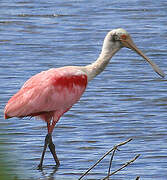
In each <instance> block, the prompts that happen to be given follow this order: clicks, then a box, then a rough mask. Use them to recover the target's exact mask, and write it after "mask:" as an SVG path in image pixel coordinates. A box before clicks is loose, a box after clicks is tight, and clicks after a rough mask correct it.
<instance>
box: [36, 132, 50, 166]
mask: <svg viewBox="0 0 167 180" xmlns="http://www.w3.org/2000/svg"><path fill="white" fill-rule="evenodd" d="M48 143H49V134H47V135H46V137H45V144H44V148H43V152H42V156H41V160H40V163H39V165H38V168H39V169H42V164H43V160H44V156H45V152H46V148H47V145H48Z"/></svg>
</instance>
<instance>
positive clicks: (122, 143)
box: [78, 138, 132, 180]
mask: <svg viewBox="0 0 167 180" xmlns="http://www.w3.org/2000/svg"><path fill="white" fill-rule="evenodd" d="M131 140H132V138H130V139H128V140H126V141H124V142H121V143H119V144H117V145H115V146H114V147H113V148H112V149H111V150H109V151H108V152H106V153H105V154H104V155H103V156H102V157H101V158H100V159H99V160H98V161H97V162H96V163H95V164H94V165H93V166H91V167H90V168H89V169H88V170H87V171H86V172H85V173H83V174H82V176H81V177H80V178H79V179H78V180H80V179H82V178H83V177H84V176H85V175H86V174H88V173H89V171H91V170H92V169H93V168H94V167H95V166H96V165H97V164H98V163H99V162H100V161H101V160H103V159H104V158H105V157H106V156H107V155H108V154H110V153H111V152H112V151H113V150H114V149H116V148H118V147H119V146H122V145H124V144H126V143H128V142H130V141H131Z"/></svg>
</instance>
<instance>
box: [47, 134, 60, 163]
mask: <svg viewBox="0 0 167 180" xmlns="http://www.w3.org/2000/svg"><path fill="white" fill-rule="evenodd" d="M48 136H49V145H48V146H49V149H50V152H51V153H52V155H53V158H54V160H55V162H56V166H59V165H60V162H59V159H58V157H57V155H56V150H55V145H54V144H53V141H52V135H51V133H48Z"/></svg>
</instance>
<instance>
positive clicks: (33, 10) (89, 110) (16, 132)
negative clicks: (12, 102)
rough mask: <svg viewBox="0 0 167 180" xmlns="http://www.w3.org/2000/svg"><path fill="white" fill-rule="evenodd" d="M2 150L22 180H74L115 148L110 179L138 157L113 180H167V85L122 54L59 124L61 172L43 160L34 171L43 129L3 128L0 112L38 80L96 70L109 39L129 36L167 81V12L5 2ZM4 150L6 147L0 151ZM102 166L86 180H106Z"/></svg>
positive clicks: (0, 71) (108, 4)
mask: <svg viewBox="0 0 167 180" xmlns="http://www.w3.org/2000/svg"><path fill="white" fill-rule="evenodd" d="M0 5H1V10H0V17H1V18H0V62H1V67H0V77H1V78H0V82H1V83H0V94H1V97H0V102H1V103H0V112H1V121H0V134H1V135H0V141H1V142H3V150H1V153H4V152H5V154H6V155H7V156H8V157H9V159H7V158H6V161H7V163H8V167H9V168H11V169H14V170H15V171H16V172H15V174H17V177H18V178H20V179H47V178H49V177H53V178H55V179H77V178H79V177H80V175H81V174H82V173H83V172H85V171H86V170H87V168H88V167H90V166H91V165H92V164H93V163H95V161H96V160H98V159H99V158H100V156H102V155H103V154H104V153H105V152H106V151H107V150H109V149H110V148H112V146H113V145H115V144H117V143H120V142H122V141H124V140H126V139H128V138H133V141H132V142H130V143H128V144H127V145H125V146H124V147H121V148H120V149H121V151H119V152H117V154H116V156H115V159H114V160H115V161H114V162H113V169H115V168H118V167H120V165H122V164H123V163H124V162H126V161H128V160H129V159H131V158H133V157H134V156H135V155H136V154H138V153H140V154H141V156H140V158H139V159H138V160H136V161H135V162H134V163H133V164H132V165H130V166H129V167H127V168H126V169H125V170H123V171H121V172H120V173H118V175H115V176H113V179H115V180H118V179H119V180H121V179H129V180H131V179H135V178H136V177H137V176H140V177H141V179H142V180H145V179H147V180H152V179H158V180H161V179H167V131H166V129H167V123H166V119H167V111H166V109H167V103H166V100H167V97H166V87H167V81H166V78H165V79H161V78H159V77H158V75H157V74H156V73H154V72H153V70H152V69H151V68H150V66H149V65H148V64H147V63H145V62H144V60H143V59H142V58H141V57H139V56H138V55H137V54H135V53H134V52H132V51H130V50H128V49H122V50H121V51H119V52H118V53H117V54H116V56H114V57H113V58H112V60H111V63H110V64H109V65H108V67H107V68H106V70H105V71H104V72H103V73H102V74H100V75H99V76H98V77H96V78H95V79H94V80H93V81H92V82H91V83H90V84H89V85H88V88H87V90H86V92H85V93H84V95H83V97H82V98H81V100H80V101H79V102H78V103H77V104H75V105H74V106H73V108H72V109H71V110H70V111H69V112H67V113H66V114H65V115H64V116H63V117H62V118H61V120H60V121H59V123H58V124H57V126H56V128H55V130H54V133H53V139H54V142H55V143H56V149H57V154H58V156H59V159H60V161H61V166H60V167H59V169H58V171H57V172H54V166H53V165H54V161H53V158H52V156H51V154H50V153H49V152H47V154H46V157H45V161H44V169H43V171H39V170H37V169H36V167H37V165H38V163H39V158H40V156H41V151H42V146H43V143H44V142H43V141H44V137H45V135H46V132H47V131H46V124H45V122H43V121H40V120H35V119H33V118H32V119H18V118H13V119H9V120H4V119H3V108H4V106H5V104H6V102H7V101H8V99H9V98H10V97H11V96H12V95H13V94H14V93H16V92H17V91H18V90H19V88H20V87H21V86H22V85H23V83H24V82H25V81H26V80H27V79H28V78H29V77H31V76H32V75H34V74H36V73H38V72H40V71H42V70H47V69H49V68H52V67H60V66H65V65H87V64H89V63H90V62H92V61H94V60H95V59H96V58H97V56H98V54H99V51H100V49H101V45H102V41H103V39H104V37H105V35H106V33H107V32H108V31H109V30H111V29H114V28H118V27H122V28H125V29H126V30H127V31H128V32H129V33H130V34H131V36H132V37H133V40H134V41H135V43H136V44H137V46H138V47H139V48H140V49H141V50H143V52H144V53H145V54H146V55H147V56H148V57H150V59H152V60H153V61H155V62H156V63H157V64H158V65H159V66H160V67H161V68H162V70H164V72H166V73H167V70H166V67H167V61H166V49H167V46H166V41H167V31H166V26H167V21H166V17H167V2H166V1H164V0H159V1H155V0H153V1H151V3H150V2H149V1H146V0H141V1H134V0H133V1H132V0H128V1H127V0H124V1H122V0H120V1H110V0H105V1H100V0H97V1H96V2H95V1H81V0H80V1H79V0H69V1H65V0H62V1H53V0H50V1H47V2H46V1H42V0H38V1H28V0H15V1H13V0H9V1H4V0H2V1H1V2H0ZM1 147H2V144H1ZM108 161H109V160H108V159H107V158H106V159H105V160H104V161H103V162H102V164H101V165H99V166H97V168H95V169H94V170H93V171H92V172H90V175H87V176H86V178H87V179H100V178H103V177H105V175H106V173H107V167H108Z"/></svg>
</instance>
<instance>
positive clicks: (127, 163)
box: [102, 154, 140, 180]
mask: <svg viewBox="0 0 167 180" xmlns="http://www.w3.org/2000/svg"><path fill="white" fill-rule="evenodd" d="M139 156H140V154H138V155H136V156H135V157H134V158H133V159H131V160H130V161H128V162H126V163H125V164H124V165H122V166H121V167H120V168H119V169H117V170H115V171H113V172H112V173H111V174H109V175H108V176H106V177H105V178H103V179H102V180H106V179H107V178H108V177H109V176H112V175H113V174H116V173H117V172H118V171H120V170H122V169H123V168H125V167H126V166H128V165H129V164H131V163H132V162H134V161H135V160H136V159H137V158H138V157H139Z"/></svg>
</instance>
